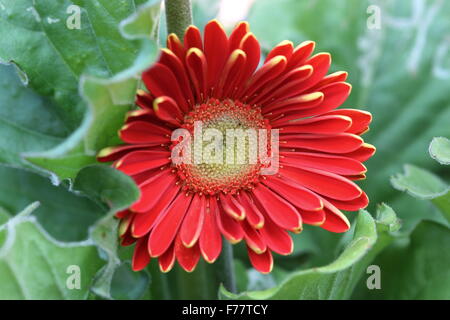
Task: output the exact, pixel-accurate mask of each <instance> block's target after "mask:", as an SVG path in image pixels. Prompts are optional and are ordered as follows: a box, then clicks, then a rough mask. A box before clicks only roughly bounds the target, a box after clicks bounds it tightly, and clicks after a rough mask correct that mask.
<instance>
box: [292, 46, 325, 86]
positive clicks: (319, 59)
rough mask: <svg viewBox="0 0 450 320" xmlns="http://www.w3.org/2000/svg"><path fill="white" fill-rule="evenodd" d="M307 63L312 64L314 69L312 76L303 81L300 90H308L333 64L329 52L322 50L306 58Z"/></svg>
mask: <svg viewBox="0 0 450 320" xmlns="http://www.w3.org/2000/svg"><path fill="white" fill-rule="evenodd" d="M305 64H309V65H311V66H312V67H313V69H314V71H313V74H312V75H311V77H309V78H308V79H307V80H306V81H305V82H304V83H302V86H301V88H299V92H302V91H306V90H308V89H309V88H311V87H312V86H314V85H316V84H317V83H318V82H319V81H320V80H322V78H323V77H325V75H326V74H327V72H328V69H329V68H330V65H331V56H330V54H329V53H326V52H321V53H318V54H316V55H314V56H312V57H311V58H309V59H308V60H306V61H305Z"/></svg>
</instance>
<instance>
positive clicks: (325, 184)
mask: <svg viewBox="0 0 450 320" xmlns="http://www.w3.org/2000/svg"><path fill="white" fill-rule="evenodd" d="M279 172H280V174H281V175H282V176H284V177H286V178H288V179H292V180H294V181H295V182H297V183H298V184H300V185H303V186H305V187H306V188H308V189H310V190H312V191H314V192H317V193H320V194H322V195H324V196H327V197H330V198H332V199H337V200H352V199H356V198H358V197H359V196H360V195H361V193H362V190H361V189H360V188H359V187H358V186H357V185H356V184H355V183H354V182H352V181H350V180H348V179H345V178H342V177H341V176H338V175H336V174H334V173H330V172H326V171H322V170H317V169H311V168H304V169H300V168H292V167H289V166H286V167H283V168H280V171H279Z"/></svg>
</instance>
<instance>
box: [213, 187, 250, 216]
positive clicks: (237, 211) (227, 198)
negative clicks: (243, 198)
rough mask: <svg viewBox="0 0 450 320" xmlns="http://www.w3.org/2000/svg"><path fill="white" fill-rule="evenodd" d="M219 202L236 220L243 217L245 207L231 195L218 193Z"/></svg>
mask: <svg viewBox="0 0 450 320" xmlns="http://www.w3.org/2000/svg"><path fill="white" fill-rule="evenodd" d="M219 199H220V204H221V206H222V208H223V210H224V211H225V212H226V213H227V214H229V215H230V217H232V218H234V219H236V220H243V219H245V209H244V207H242V205H241V204H240V203H239V201H237V200H236V199H235V198H234V197H233V196H232V195H230V194H227V195H224V194H223V193H220V195H219Z"/></svg>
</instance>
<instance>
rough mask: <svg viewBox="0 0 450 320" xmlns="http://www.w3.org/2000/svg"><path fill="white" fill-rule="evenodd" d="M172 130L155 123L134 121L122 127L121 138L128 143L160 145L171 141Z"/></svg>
mask: <svg viewBox="0 0 450 320" xmlns="http://www.w3.org/2000/svg"><path fill="white" fill-rule="evenodd" d="M170 134H171V132H170V130H169V129H168V128H164V127H161V126H158V125H155V124H153V123H149V122H144V121H134V122H131V123H128V124H126V125H124V126H123V127H122V129H121V130H120V132H119V136H120V138H121V139H122V140H123V141H125V142H127V143H145V144H153V145H160V144H164V143H168V142H170Z"/></svg>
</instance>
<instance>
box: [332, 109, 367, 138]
mask: <svg viewBox="0 0 450 320" xmlns="http://www.w3.org/2000/svg"><path fill="white" fill-rule="evenodd" d="M326 114H327V115H328V114H330V115H343V116H347V117H349V118H351V119H352V125H351V127H350V128H348V129H347V132H350V133H354V134H361V133H362V132H364V131H366V129H367V127H368V126H369V124H370V122H372V114H371V113H370V112H367V111H363V110H357V109H337V110H333V111H331V112H327V113H326Z"/></svg>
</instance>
